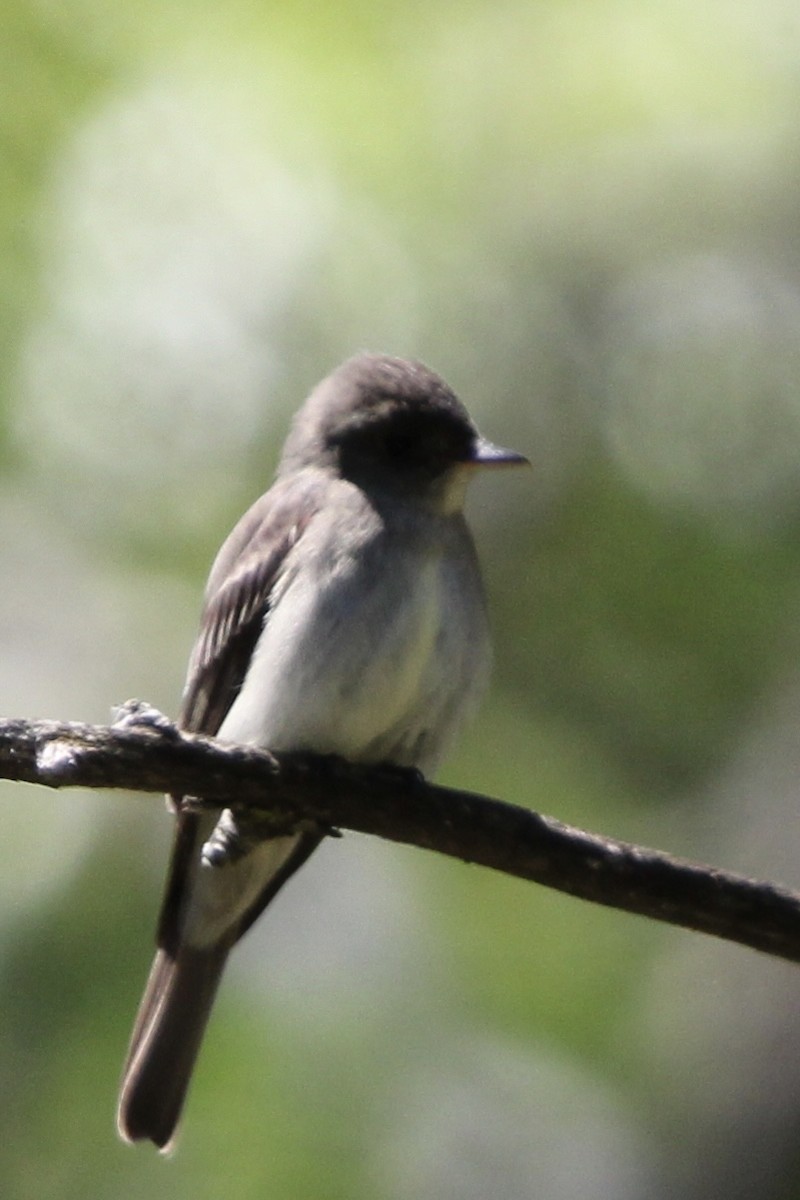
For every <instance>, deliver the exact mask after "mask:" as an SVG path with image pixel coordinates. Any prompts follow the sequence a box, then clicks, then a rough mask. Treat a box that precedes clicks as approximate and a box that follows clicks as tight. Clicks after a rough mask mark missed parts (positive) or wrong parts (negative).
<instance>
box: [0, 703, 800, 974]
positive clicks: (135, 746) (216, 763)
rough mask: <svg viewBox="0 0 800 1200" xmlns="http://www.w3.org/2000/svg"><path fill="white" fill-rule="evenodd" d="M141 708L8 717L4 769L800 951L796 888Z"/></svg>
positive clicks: (414, 778) (783, 951) (4, 773)
mask: <svg viewBox="0 0 800 1200" xmlns="http://www.w3.org/2000/svg"><path fill="white" fill-rule="evenodd" d="M136 712H137V710H136V707H135V705H134V706H133V708H131V709H130V710H129V714H133V715H132V716H131V715H129V717H128V718H127V720H126V721H123V722H122V724H117V725H112V726H102V725H79V724H72V723H60V722H55V721H24V720H0V778H6V779H15V780H21V781H23V782H27V783H38V784H43V785H45V786H46V787H51V788H61V787H88V788H125V789H127V790H130V791H141V792H159V793H160V792H170V793H172V794H174V795H188V796H197V795H202V796H203V801H202V803H209V804H214V805H216V806H219V805H226V806H229V807H231V808H233V809H234V811H235V812H236V813H237V814H239V816H240V817H241V819H242V822H243V828H244V830H245V833H244V835H243V836H245V837H247V838H252V837H253V836H264V835H266V834H268V833H270V832H271V833H275V832H276V831H285V830H286V829H289V828H294V827H296V826H297V825H301V824H307V823H312V824H314V825H318V826H320V827H322V828H323V829H328V830H331V831H332V830H334V829H337V828H344V829H353V830H358V831H360V832H362V833H371V834H375V835H376V836H378V837H383V838H388V839H389V840H391V841H396V842H404V843H406V844H408V845H413V846H420V847H423V848H425V849H428V850H437V851H439V852H440V853H441V854H447V855H450V856H451V857H454V858H460V859H463V860H464V861H466V862H472V863H478V864H480V865H482V866H486V867H493V868H494V869H495V870H498V871H503V872H505V873H506V874H508V875H516V876H519V877H520V878H522V879H529V880H532V881H534V882H536V883H541V884H544V885H545V886H547V887H551V888H556V889H558V890H559V891H563V892H568V893H570V894H571V895H573V896H578V897H580V898H582V899H584V900H591V901H593V902H595V903H597V904H604V905H608V906H610V907H613V908H619V909H622V910H624V911H626V912H632V913H639V914H641V915H643V916H648V917H653V918H655V919H656V920H659V921H666V922H669V923H670V924H673V925H681V926H684V927H685V928H688V929H695V930H699V931H701V932H703V933H709V934H714V935H715V936H717V937H721V938H726V939H728V940H729V941H733V942H739V943H741V944H742V945H745V946H750V947H752V948H753V949H756V950H762V951H765V952H766V953H768V954H773V955H776V956H778V957H781V958H786V959H790V960H791V961H794V962H800V894H798V893H797V892H793V891H790V890H789V889H787V888H783V887H780V886H777V885H775V884H772V883H765V882H759V881H756V880H752V879H747V878H745V877H744V876H741V875H735V874H732V873H730V872H727V871H723V870H720V869H719V868H717V867H710V866H702V865H699V864H696V863H691V862H687V861H685V860H682V859H678V858H672V857H671V856H670V855H668V854H664V853H661V852H659V851H655V850H647V849H644V848H643V847H641V846H635V845H630V844H628V843H626V842H620V841H616V840H614V839H612V838H606V837H600V836H598V835H596V834H589V833H585V832H583V831H582V830H580V829H575V828H572V827H571V826H569V825H564V824H562V823H561V822H560V821H556V820H554V819H553V818H552V817H545V816H541V815H539V814H538V813H534V812H530V811H528V810H527V809H523V808H518V807H516V806H515V805H511V804H505V803H502V802H500V801H498V800H492V799H490V798H488V797H486V796H479V795H474V794H472V793H470V792H462V791H456V790H454V789H453V788H443V787H434V786H433V785H431V784H429V783H427V782H425V781H424V780H423V779H422V778H421V777H420V776H419V775H417V774H416V773H415V772H409V771H400V770H395V769H394V768H367V767H355V766H352V765H350V764H347V763H344V762H342V761H341V760H338V759H331V758H321V757H318V756H312V755H298V754H280V755H272V754H268V753H266V752H264V751H259V750H255V749H251V748H246V747H240V746H227V745H224V744H222V743H219V742H216V741H214V740H213V739H211V738H205V737H201V736H199V735H195V734H185V733H181V732H179V731H178V730H177V729H175V727H174V726H172V725H170V724H169V723H168V722H167V721H166V720H165V719H163V718H162V719H161V720H158V719H156V720H154V719H153V714H152V711H151V712H150V713H149V714H147V715H146V716H145V717H144V718H142V719H144V720H145V721H146V720H148V719H149V720H150V722H151V723H150V724H137V723H136V722H137V720H138V719H140V718H137V716H136ZM157 716H158V715H157V714H156V717H157Z"/></svg>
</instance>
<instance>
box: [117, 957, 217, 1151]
mask: <svg viewBox="0 0 800 1200" xmlns="http://www.w3.org/2000/svg"><path fill="white" fill-rule="evenodd" d="M228 949H229V947H228V945H226V944H222V945H216V946H212V947H210V948H208V949H202V950H198V949H190V948H187V947H181V949H180V950H179V951H178V953H177V956H176V957H174V958H173V957H171V956H170V955H169V954H168V953H167V951H166V950H159V951H158V953H157V954H156V957H155V960H154V962H153V966H152V969H151V971H150V977H149V979H148V981H147V987H146V988H145V993H144V996H143V998H142V1003H141V1005H140V1006H139V1012H138V1015H137V1017H136V1024H135V1025H134V1029H133V1035H132V1037H131V1044H130V1049H129V1050H128V1057H127V1060H126V1062H125V1068H124V1071H123V1077H122V1088H121V1091H120V1098H119V1110H118V1113H117V1128H118V1129H119V1132H120V1135H121V1136H122V1137H123V1138H125V1139H126V1140H127V1141H129V1142H137V1141H140V1140H142V1139H145V1138H149V1139H150V1141H152V1142H155V1144H156V1145H157V1146H159V1147H162V1148H163V1147H167V1146H168V1143H169V1141H170V1139H171V1138H172V1135H173V1133H174V1132H175V1127H176V1125H177V1123H178V1119H179V1117H180V1115H181V1109H182V1108H183V1103H184V1100H185V1099H186V1092H187V1090H188V1088H189V1081H190V1080H191V1076H192V1069H193V1067H194V1064H195V1060H196V1058H197V1054H198V1051H199V1049H200V1043H201V1042H202V1039H203V1032H204V1030H205V1027H206V1023H207V1021H208V1018H209V1015H210V1013H211V1006H212V1005H213V1003H214V997H215V995H216V992H217V987H218V985H219V981H220V979H221V977H222V970H223V967H224V966H225V961H226V959H227V957H228Z"/></svg>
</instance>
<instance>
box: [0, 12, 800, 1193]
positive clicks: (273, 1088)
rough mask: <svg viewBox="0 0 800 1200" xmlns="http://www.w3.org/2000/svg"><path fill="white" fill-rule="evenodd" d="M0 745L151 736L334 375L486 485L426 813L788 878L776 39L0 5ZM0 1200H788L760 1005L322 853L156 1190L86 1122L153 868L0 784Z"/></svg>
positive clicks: (790, 121)
mask: <svg viewBox="0 0 800 1200" xmlns="http://www.w3.org/2000/svg"><path fill="white" fill-rule="evenodd" d="M3 17H4V20H3V35H2V38H1V39H0V96H2V103H0V156H1V157H0V162H1V163H2V172H3V174H2V178H3V187H2V190H0V305H2V319H0V345H1V346H2V354H0V493H1V494H2V504H1V505H0V527H1V528H2V544H3V556H2V564H3V570H2V587H0V646H1V648H2V672H0V711H3V712H4V713H7V714H9V715H17V716H22V715H30V716H36V715H38V716H49V717H60V718H68V719H83V720H97V721H103V720H105V719H107V717H108V715H109V710H110V706H111V705H112V704H114V703H117V702H119V701H122V700H124V699H125V698H127V697H128V696H138V697H141V698H143V699H146V700H148V701H150V702H151V703H153V704H156V705H158V706H159V707H161V708H162V709H164V711H166V712H169V713H174V712H175V710H176V708H177V703H178V698H179V695H180V689H181V685H182V680H183V672H184V668H185V662H186V658H187V655H188V651H189V648H190V645H191V641H192V638H193V636H194V630H195V625H196V620H197V614H198V609H199V601H200V595H201V590H202V586H203V583H204V580H205V574H206V571H207V569H208V565H209V563H210V560H211V558H212V556H213V554H214V552H215V550H216V548H217V546H218V544H219V543H220V541H221V540H222V538H223V537H224V535H225V533H226V532H227V530H228V529H229V527H230V526H231V524H232V523H233V521H234V520H235V519H236V517H237V516H238V515H239V513H240V512H241V511H242V510H243V509H244V508H245V507H246V505H247V504H249V503H250V501H251V500H252V499H253V498H254V497H255V496H256V495H258V494H259V493H260V492H261V491H262V490H263V489H264V488H265V486H266V485H267V484H268V482H269V479H270V476H271V472H272V469H273V467H274V464H275V459H276V454H277V451H278V448H279V446H280V443H281V441H282V438H283V436H284V433H285V429H286V424H287V419H288V415H289V413H290V412H291V411H292V409H293V408H294V407H296V405H297V404H298V403H299V401H300V399H301V398H302V397H303V395H304V394H305V392H306V390H307V389H308V388H309V386H310V385H312V384H313V383H314V382H315V381H316V380H317V379H318V378H320V377H321V376H322V375H323V374H325V373H326V372H327V371H328V370H329V369H330V368H331V367H333V366H334V365H335V364H336V363H337V362H338V361H340V360H341V359H342V358H344V357H346V356H347V355H349V354H351V353H353V352H354V351H355V350H358V349H361V348H368V349H373V350H382V351H386V352H390V353H395V354H401V355H414V356H417V357H421V358H423V359H425V360H427V361H429V362H430V364H431V365H432V366H434V367H435V368H437V369H438V370H439V371H441V373H442V374H443V375H444V376H445V378H446V379H447V380H448V381H449V382H450V383H451V384H452V385H453V386H454V387H455V388H456V390H457V391H458V392H459V393H460V394H461V395H462V397H463V399H464V400H465V402H466V403H467V404H468V406H469V407H470V409H471V411H472V412H473V413H474V414H475V416H476V418H477V419H478V421H479V423H480V424H481V425H482V427H483V428H484V430H485V432H486V433H487V434H488V435H489V436H491V437H492V438H494V439H496V440H498V441H500V442H503V443H507V444H510V445H514V446H516V447H518V448H519V449H520V450H524V451H525V452H526V453H528V454H529V456H530V458H531V460H532V462H533V464H534V470H533V471H532V472H529V473H517V474H515V475H514V476H513V477H512V476H511V475H507V476H504V477H503V478H502V479H498V478H497V477H495V478H493V479H492V480H491V481H488V480H484V481H483V482H481V483H479V484H477V485H476V486H475V488H474V491H473V495H472V497H471V518H472V522H473V525H474V528H475V530H476V536H477V538H478V541H479V544H480V549H481V554H482V558H483V561H484V563H485V570H486V576H487V581H488V585H489V589H490V594H491V603H492V610H493V620H494V626H495V634H496V647H497V665H496V671H495V679H494V685H493V689H492V693H491V696H490V697H489V699H488V700H487V702H486V704H485V705H484V708H483V710H482V713H481V715H480V717H479V718H478V720H477V721H476V723H475V725H474V727H473V729H472V730H471V732H470V734H469V736H468V737H467V738H465V739H464V742H463V744H462V747H461V749H460V753H459V754H457V755H456V756H455V757H454V758H453V759H452V760H451V762H450V763H449V765H448V769H447V770H446V771H445V772H444V774H443V776H442V778H443V780H444V781H448V782H452V783H455V784H459V785H462V786H465V787H471V788H474V789H475V790H479V791H485V792H487V793H489V794H493V795H496V796H501V797H504V798H507V799H509V800H512V801H515V802H517V803H522V804H528V805H531V806H533V807H535V808H537V809H540V810H543V811H545V812H549V813H552V814H554V815H557V816H559V817H561V818H563V819H564V820H567V821H571V822H575V823H579V824H583V825H585V826H586V827H588V828H591V829H595V830H597V831H600V832H605V833H608V834H612V835H616V836H619V837H625V838H630V839H634V840H639V841H643V842H645V843H646V844H651V845H657V846H659V847H662V848H664V849H668V850H672V851H674V852H677V853H682V854H685V855H688V856H691V857H693V858H698V859H705V860H707V861H711V862H717V863H719V864H721V865H725V866H727V867H730V868H733V869H737V870H741V871H744V872H747V873H749V874H754V875H761V876H766V877H770V878H777V879H782V880H785V882H787V883H789V884H795V885H796V884H797V883H798V882H799V880H798V875H799V874H800V872H799V871H798V859H799V858H800V830H799V829H798V822H797V817H796V793H797V788H798V782H797V780H798V770H797V768H798V760H799V759H800V752H799V751H798V726H799V725H800V672H799V671H798V642H800V200H798V196H800V13H799V12H798V9H797V6H796V4H794V3H792V2H790V0H758V2H757V3H756V0H739V2H737V3H735V4H733V3H730V0H710V2H708V3H706V4H703V5H693V4H689V3H687V2H686V0H659V2H658V3H657V2H656V0H635V2H634V0H627V2H625V0H572V2H569V0H540V2H539V3H536V2H531V0H528V2H527V3H524V2H522V0H501V2H500V3H498V2H497V0H491V2H490V0H459V2H458V3H456V2H454V0H453V2H449V3H448V2H442V3H438V4H437V3H433V4H428V5H422V4H418V3H402V2H401V0H386V2H385V3H382V4H375V3H367V2H365V0H340V2H339V3H337V4H335V5H334V4H332V3H328V4H325V3H323V4H321V5H320V4H318V5H314V4H307V3H306V4H304V3H295V4H292V5H289V4H283V5H280V4H271V3H268V2H265V0H218V2H217V3H215V4H209V3H202V2H197V0H195V2H192V3H190V2H189V0H157V2H156V0H132V2H131V3H128V4H125V5H114V4H111V3H108V2H106V3H100V2H98V0H71V2H70V3H69V4H67V5H63V6H59V5H56V4H47V3H36V4H34V3H32V2H30V0H29V2H28V3H24V2H20V0H5V4H4V7H3ZM2 793H3V800H4V804H3V810H2V811H3V822H4V827H3V837H2V841H0V943H1V944H0V951H1V952H0V1094H2V1104H0V1195H2V1196H3V1197H9V1198H10V1200H29V1198H30V1200H51V1198H52V1200H56V1198H57V1200H70V1198H71V1197H80V1198H81V1200H84V1198H85V1197H87V1196H88V1197H103V1198H105V1197H115V1198H120V1200H129V1198H130V1200H134V1198H142V1200H144V1198H147V1200H150V1198H151V1197H152V1196H154V1195H156V1196H169V1197H177V1198H182V1197H190V1196H191V1197H193V1198H200V1200H205V1198H215V1197H220V1196H225V1197H230V1198H231V1200H251V1198H261V1197H291V1198H292V1200H311V1198H321V1200H339V1198H341V1200H486V1198H488V1197H492V1198H493V1200H525V1198H528V1197H536V1198H537V1200H573V1198H574V1200H578V1198H580V1200H600V1198H608V1200H638V1198H639V1197H642V1198H644V1197H647V1200H659V1198H660V1197H673V1196H681V1197H683V1198H688V1200H693V1198H695V1197H697V1198H698V1200H700V1198H701V1197H702V1198H707V1197H717V1196H720V1197H725V1198H735V1197H742V1198H743V1200H744V1198H745V1197H747V1198H748V1200H750V1198H751V1197H753V1196H758V1197H759V1200H771V1198H773V1197H774V1198H778V1200H788V1198H791V1197H800V1161H798V1152H797V1133H798V1125H800V1031H799V1030H798V1021H797V1009H798V979H797V974H796V969H795V968H791V967H789V966H787V965H785V964H780V963H776V962H772V961H770V960H769V959H767V958H766V957H760V956H758V955H756V954H754V953H751V952H749V951H746V950H744V949H741V948H735V947H731V946H727V945H724V944H721V943H720V944H718V943H716V942H714V941H712V940H710V939H704V938H701V937H699V936H695V935H692V934H689V933H685V932H681V931H675V930H668V929H666V928H662V927H660V926H658V925H656V924H654V923H648V922H646V921H643V920H640V919H638V918H634V917H630V916H626V915H623V914H620V913H612V912H606V911H603V910H600V909H593V908H591V907H589V906H587V905H584V904H581V903H579V902H577V901H575V900H572V899H569V898H567V897H564V896H559V895H555V894H548V893H546V892H544V891H543V890H541V889H538V888H535V887H532V886H527V885H525V884H523V883H521V882H519V881H513V880H509V879H506V878H503V877H500V876H494V875H491V874H490V873H488V872H482V871H480V870H478V869H476V868H470V867H466V866H464V865H461V864H459V863H456V862H451V861H446V860H444V859H438V858H436V857H434V856H432V855H425V854H423V853H421V852H419V851H417V852H414V851H411V850H406V849H402V848H399V847H395V846H390V845H384V844H378V843H377V842H373V841H370V840H368V839H362V838H358V837H356V836H352V835H348V836H347V837H346V838H345V839H344V840H343V841H341V842H338V843H335V844H331V845H330V846H327V847H325V848H324V849H323V851H321V852H320V853H319V854H318V855H317V856H316V857H315V859H314V860H313V861H312V862H311V863H310V864H309V865H308V866H307V867H306V868H305V869H304V870H303V872H302V875H301V876H300V877H298V879H296V880H295V881H294V882H293V883H292V884H291V885H290V886H289V887H288V888H287V890H286V892H285V893H283V894H282V895H281V897H280V898H279V900H278V901H277V902H276V904H275V905H274V907H273V908H272V909H270V913H269V917H268V919H265V920H264V921H262V922H261V923H260V925H259V927H258V928H257V930H256V931H254V932H253V934H252V935H251V936H250V937H249V938H248V939H247V941H246V943H245V944H243V946H242V947H241V949H240V952H239V953H238V954H237V955H236V956H235V961H234V962H233V963H232V967H231V970H230V973H229V977H228V979H227V982H226V986H225V987H224V988H223V992H222V995H221V997H220V1000H219V1003H218V1007H217V1010H216V1012H215V1017H214V1020H213V1023H212V1027H211V1030H210V1034H209V1037H208V1040H207V1043H206V1046H205V1049H204V1053H203V1057H202V1060H201V1064H200V1069H199V1071H198V1074H197V1077H196V1081H195V1086H194V1089H193V1091H192V1094H191V1097H190V1102H189V1106H188V1110H187V1114H186V1120H185V1124H184V1129H183V1135H182V1139H181V1141H180V1143H179V1147H178V1150H177V1153H176V1154H175V1156H174V1157H173V1158H172V1159H171V1160H169V1161H164V1160H162V1159H161V1158H159V1157H158V1155H156V1154H155V1152H154V1151H152V1150H151V1148H150V1147H138V1148H136V1149H131V1148H129V1147H127V1146H123V1145H121V1144H120V1143H119V1142H118V1141H117V1140H116V1136H115V1133H114V1128H113V1114H114V1107H115V1093H116V1086H117V1081H118V1076H119V1071H120V1067H121V1062H122V1058H123V1055H124V1051H125V1047H126V1043H127V1038H128V1034H129V1029H130V1024H131V1021H132V1017H133V1013H134V1010H135V1007H136V1003H137V1001H138V998H139V994H140V991H141V987H142V985H143V982H144V977H145V974H146V970H147V967H148V964H149V959H150V954H151V944H152V936H153V926H154V921H155V915H156V911H157V907H158V902H159V897H160V889H161V884H162V878H163V872H164V864H165V858H166V854H167V847H168V842H169V832H170V826H169V820H168V818H167V816H166V814H165V812H164V811H163V806H162V804H161V802H160V800H158V799H156V798H152V797H149V798H148V797H137V796H119V795H109V796H101V797H95V796H90V795H84V794H78V793H64V794H61V795H57V796H54V795H49V794H46V793H44V792H42V793H37V792H34V791H33V790H32V789H29V788H24V787H22V786H21V785H19V786H14V785H9V784H6V785H3V787H2Z"/></svg>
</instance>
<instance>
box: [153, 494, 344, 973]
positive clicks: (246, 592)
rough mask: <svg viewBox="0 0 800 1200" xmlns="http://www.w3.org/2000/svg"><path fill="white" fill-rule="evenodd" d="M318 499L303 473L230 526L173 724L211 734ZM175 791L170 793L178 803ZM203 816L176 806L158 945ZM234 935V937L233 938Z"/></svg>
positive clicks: (177, 931)
mask: <svg viewBox="0 0 800 1200" xmlns="http://www.w3.org/2000/svg"><path fill="white" fill-rule="evenodd" d="M323 499H324V485H323V484H322V483H315V482H314V481H308V482H306V483H305V484H304V486H303V487H302V488H297V487H289V488H285V489H282V488H281V486H280V485H276V486H275V487H273V488H272V489H271V490H270V491H269V492H267V493H266V494H265V495H263V496H262V497H261V498H260V500H257V501H256V503H255V504H254V505H253V507H252V508H251V509H250V510H249V511H248V512H247V513H245V515H244V516H243V517H242V518H241V520H240V521H239V523H238V524H237V525H236V527H235V528H234V530H233V532H232V533H231V534H230V536H229V537H228V539H227V540H226V542H225V543H224V545H223V547H222V549H221V550H220V552H219V554H218V555H217V559H216V561H215V563H214V566H213V567H212V570H211V575H210V576H209V583H208V587H207V589H206V599H205V605H204V609H203V615H202V619H201V624H200V633H199V635H198V637H197V641H196V642H195V646H194V650H193V652H192V655H191V658H190V661H189V669H188V673H187V679H186V686H185V689H184V694H183V702H182V705H181V712H180V716H179V720H178V724H179V725H180V726H181V728H183V729H188V730H191V731H192V732H197V733H207V734H211V735H214V734H216V733H217V732H218V730H219V728H220V726H221V725H222V722H223V720H224V719H225V716H226V714H227V712H228V710H229V708H230V707H231V705H232V703H233V701H234V700H235V698H236V696H237V694H238V692H239V689H240V688H241V686H242V684H243V682H244V679H245V676H246V674H247V669H248V665H249V663H250V658H251V655H252V653H253V650H254V648H255V645H256V642H257V641H258V638H259V636H260V635H261V632H262V630H263V628H264V624H265V622H266V621H268V620H269V610H270V601H271V597H272V593H273V589H274V587H275V583H276V580H277V579H278V578H279V577H280V573H281V569H282V567H283V565H284V563H285V560H286V557H287V555H288V554H289V552H290V551H291V550H292V549H293V547H294V546H295V545H296V544H297V542H298V541H299V540H300V538H301V537H302V535H303V532H304V531H305V529H306V528H307V527H308V525H309V523H310V521H311V520H312V518H313V517H314V515H315V514H316V513H317V512H318V511H319V509H320V507H321V506H322V503H323ZM179 799H180V798H179V797H173V801H174V802H175V803H176V807H179V805H178V801H179ZM207 824H208V822H207V820H206V821H203V815H202V814H199V813H191V812H186V811H183V812H181V811H178V817H177V828H176V834H175V842H174V846H173V853H172V860H171V863H170V870H169V876H168V880H167V888H166V892H165V895H164V901H163V905H162V909H161V916H160V919H159V926H158V945H159V947H160V948H162V949H164V950H166V951H167V952H168V953H172V954H174V953H176V952H177V948H178V944H179V942H180V937H181V928H180V927H181V910H182V906H183V901H184V898H185V895H186V888H187V884H188V880H189V878H190V873H191V871H192V870H193V869H194V866H196V864H194V859H195V857H196V855H197V849H198V847H197V843H198V840H199V839H200V837H201V831H202V830H204V829H205V827H206V826H207ZM317 841H318V839H317V838H316V837H314V836H309V837H300V838H298V841H297V846H296V848H295V850H294V852H293V853H292V854H291V856H290V857H289V858H288V859H287V861H286V862H285V863H283V864H282V866H281V868H280V870H279V871H278V872H276V874H275V875H274V876H273V877H272V879H270V880H269V882H268V884H267V886H266V887H265V889H264V892H263V893H262V894H261V895H260V896H259V900H258V904H257V906H255V911H254V912H253V911H251V912H250V913H248V916H247V918H246V920H243V921H242V922H241V923H240V926H239V928H238V930H237V931H236V937H238V936H240V934H241V933H242V932H244V929H245V928H247V927H248V926H249V925H250V923H251V922H252V920H254V918H255V916H256V915H257V914H258V913H259V912H260V911H261V910H262V909H263V908H264V906H265V905H266V904H267V903H268V902H269V900H270V899H271V898H272V896H273V895H274V894H275V892H276V891H277V890H278V888H279V887H280V886H281V885H282V884H283V883H284V882H285V880H286V879H287V878H288V877H289V875H291V874H292V873H293V872H294V871H295V870H296V869H297V867H298V866H300V864H301V863H302V862H303V861H304V860H305V858H307V857H308V855H309V854H310V853H311V850H312V849H313V848H314V846H315V845H316V844H317ZM234 940H235V938H234Z"/></svg>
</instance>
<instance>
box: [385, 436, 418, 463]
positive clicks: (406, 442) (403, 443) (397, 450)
mask: <svg viewBox="0 0 800 1200" xmlns="http://www.w3.org/2000/svg"><path fill="white" fill-rule="evenodd" d="M383 450H384V453H385V454H386V456H387V458H391V459H395V460H399V461H402V460H403V459H410V458H413V457H415V456H417V455H418V453H419V450H420V437H419V434H418V433H417V434H414V433H412V432H411V431H410V430H406V429H392V430H390V431H389V432H388V433H387V434H385V436H384V438H383Z"/></svg>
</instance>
